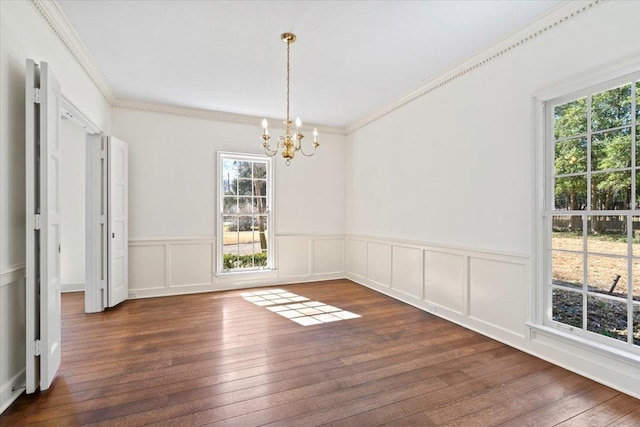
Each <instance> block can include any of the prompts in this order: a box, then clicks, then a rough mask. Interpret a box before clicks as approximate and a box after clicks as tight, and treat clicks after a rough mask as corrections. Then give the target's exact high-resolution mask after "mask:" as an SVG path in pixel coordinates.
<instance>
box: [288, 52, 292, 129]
mask: <svg viewBox="0 0 640 427" xmlns="http://www.w3.org/2000/svg"><path fill="white" fill-rule="evenodd" d="M290 50H291V42H289V41H287V130H288V129H289V73H290V67H289V52H290Z"/></svg>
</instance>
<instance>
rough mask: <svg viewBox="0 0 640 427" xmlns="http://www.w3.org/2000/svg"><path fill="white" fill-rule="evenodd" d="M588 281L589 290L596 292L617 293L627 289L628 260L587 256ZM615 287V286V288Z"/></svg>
mask: <svg viewBox="0 0 640 427" xmlns="http://www.w3.org/2000/svg"><path fill="white" fill-rule="evenodd" d="M587 266H588V267H587V280H588V284H589V289H590V290H592V291H595V292H609V291H610V290H611V289H613V292H615V293H617V292H618V291H619V290H621V289H622V290H623V292H624V293H625V294H626V288H627V258H613V257H605V256H598V255H591V254H589V255H588V256H587ZM614 285H615V286H614Z"/></svg>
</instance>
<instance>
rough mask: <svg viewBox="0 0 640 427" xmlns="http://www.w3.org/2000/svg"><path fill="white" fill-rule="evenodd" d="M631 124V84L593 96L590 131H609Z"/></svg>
mask: <svg viewBox="0 0 640 427" xmlns="http://www.w3.org/2000/svg"><path fill="white" fill-rule="evenodd" d="M629 123H631V83H629V84H626V85H624V86H620V87H617V88H614V89H610V90H607V91H605V92H601V93H598V94H595V95H593V97H592V98H591V129H592V130H594V131H598V130H605V129H611V128H614V127H618V126H624V125H628V124H629Z"/></svg>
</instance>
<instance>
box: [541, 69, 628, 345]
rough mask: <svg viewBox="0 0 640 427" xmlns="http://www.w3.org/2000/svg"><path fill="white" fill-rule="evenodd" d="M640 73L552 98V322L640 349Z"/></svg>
mask: <svg viewBox="0 0 640 427" xmlns="http://www.w3.org/2000/svg"><path fill="white" fill-rule="evenodd" d="M639 80H640V73H635V74H633V75H629V76H626V77H623V78H621V79H617V80H614V81H610V82H608V83H605V84H601V85H598V86H595V87H592V88H590V89H588V90H585V91H582V92H580V93H574V94H572V95H568V96H564V97H561V98H556V99H553V100H550V101H548V102H546V104H545V129H546V130H545V132H546V135H545V140H546V143H545V150H546V153H545V158H546V160H545V164H546V167H545V170H546V177H545V186H546V188H545V201H544V203H545V212H546V215H545V223H544V230H545V242H546V243H545V245H546V257H545V258H544V263H545V264H546V268H545V269H544V271H545V293H544V313H545V314H544V323H545V324H546V325H548V326H554V327H558V328H562V329H565V330H567V331H570V332H571V333H573V334H576V335H578V336H581V337H583V338H586V339H588V340H591V341H595V342H599V343H601V344H606V345H608V346H612V347H617V348H620V349H624V350H627V351H631V352H635V353H640V141H639V140H638V138H639V135H640V81H639Z"/></svg>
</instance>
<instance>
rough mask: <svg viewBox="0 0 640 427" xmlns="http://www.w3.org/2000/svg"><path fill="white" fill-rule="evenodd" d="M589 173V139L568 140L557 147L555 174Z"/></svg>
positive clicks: (559, 143) (558, 143) (557, 144)
mask: <svg viewBox="0 0 640 427" xmlns="http://www.w3.org/2000/svg"><path fill="white" fill-rule="evenodd" d="M586 171H587V138H575V139H568V140H566V141H560V142H557V143H556V145H555V161H554V172H555V174H556V175H566V174H570V173H579V172H586Z"/></svg>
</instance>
